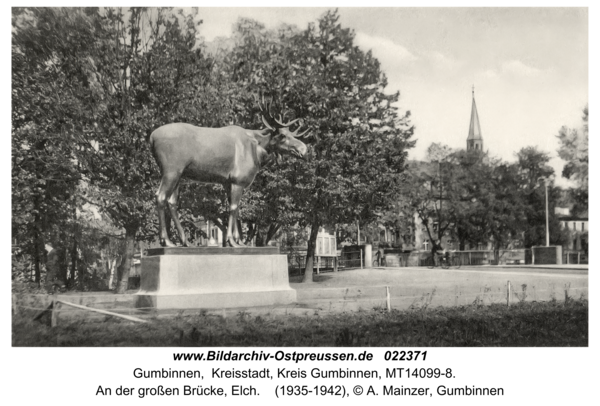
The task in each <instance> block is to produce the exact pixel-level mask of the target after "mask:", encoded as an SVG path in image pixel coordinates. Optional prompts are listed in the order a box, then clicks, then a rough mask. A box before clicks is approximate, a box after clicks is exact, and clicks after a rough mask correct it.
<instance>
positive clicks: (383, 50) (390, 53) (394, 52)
mask: <svg viewBox="0 0 600 406" xmlns="http://www.w3.org/2000/svg"><path fill="white" fill-rule="evenodd" d="M355 42H356V44H357V45H358V46H359V47H360V48H362V49H363V50H365V51H368V50H373V55H374V56H375V57H376V58H377V59H379V60H380V61H382V60H388V61H391V60H393V61H394V62H396V63H406V62H414V61H416V60H417V59H418V58H417V57H416V56H415V55H414V54H413V53H411V52H410V51H409V50H408V49H406V48H405V47H403V46H401V45H398V44H396V43H395V42H393V41H391V40H389V39H387V38H382V37H373V36H371V35H368V34H365V33H362V32H357V33H356V38H355Z"/></svg>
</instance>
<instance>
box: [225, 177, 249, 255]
mask: <svg viewBox="0 0 600 406" xmlns="http://www.w3.org/2000/svg"><path fill="white" fill-rule="evenodd" d="M243 192H244V188H243V187H241V186H238V185H231V186H230V191H229V223H228V224H227V242H228V243H229V245H231V246H232V247H245V245H244V244H240V243H239V242H237V241H236V239H235V238H234V236H237V237H238V240H239V230H238V229H237V216H238V212H239V204H240V200H241V199H242V193H243Z"/></svg>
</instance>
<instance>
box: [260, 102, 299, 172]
mask: <svg viewBox="0 0 600 406" xmlns="http://www.w3.org/2000/svg"><path fill="white" fill-rule="evenodd" d="M264 104H265V100H264V97H263V101H262V104H261V103H260V101H259V102H258V107H259V108H260V111H261V117H262V121H263V124H264V125H265V126H266V127H267V128H268V129H269V130H271V134H272V135H271V139H270V141H269V147H270V148H269V152H272V153H274V154H275V155H276V158H277V163H281V153H290V154H292V155H295V156H297V157H299V158H302V157H304V156H305V155H306V150H307V148H306V145H305V144H304V143H303V142H302V141H300V140H299V139H298V138H300V137H304V136H305V135H306V134H307V133H308V132H309V131H310V130H306V131H304V132H303V133H300V134H298V131H299V130H300V127H301V125H300V126H299V127H298V128H297V129H296V131H293V132H292V131H290V126H291V125H292V124H294V123H295V122H297V121H298V120H299V119H298V118H297V119H295V120H292V121H290V122H289V123H286V124H283V123H282V122H281V120H282V117H281V115H280V116H279V120H277V119H276V118H274V117H273V116H272V115H271V105H270V103H269V104H268V105H267V106H266V107H265V105H264Z"/></svg>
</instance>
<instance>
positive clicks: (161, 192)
mask: <svg viewBox="0 0 600 406" xmlns="http://www.w3.org/2000/svg"><path fill="white" fill-rule="evenodd" d="M258 105H259V108H260V111H261V116H262V121H263V123H264V125H265V126H266V127H267V128H265V129H263V130H246V129H244V128H242V127H238V126H233V125H232V126H228V127H222V128H205V127H196V126H193V125H190V124H183V123H174V124H167V125H164V126H162V127H159V128H158V129H156V130H155V131H154V132H153V133H152V134H151V135H150V139H149V142H150V147H151V149H152V153H153V155H154V157H155V159H156V162H157V163H158V167H159V168H160V172H161V175H162V178H161V181H160V186H159V188H158V191H157V192H156V207H157V210H158V220H159V227H160V237H159V238H160V244H161V245H162V246H163V247H164V246H167V247H174V246H176V245H175V244H174V243H173V242H172V241H171V240H170V239H169V236H168V234H167V224H166V220H165V208H167V207H168V209H169V213H170V215H171V218H172V219H173V222H174V223H175V227H176V228H177V232H178V233H179V237H180V238H181V243H182V245H183V246H184V247H187V246H188V242H187V238H186V236H185V232H184V231H183V227H182V226H181V223H180V221H179V217H178V215H177V202H178V198H179V182H180V180H181V178H187V179H191V180H194V181H197V182H201V183H218V184H219V183H220V184H222V185H223V186H224V187H225V190H226V191H227V193H228V200H229V222H228V227H227V243H228V244H229V245H230V246H232V247H243V246H244V244H243V243H242V242H241V241H240V230H238V221H237V218H238V212H239V207H238V205H239V203H240V199H241V198H242V193H243V192H244V189H246V188H247V187H249V186H250V185H251V184H252V182H253V181H254V178H255V177H256V174H257V173H258V171H259V169H260V167H261V165H263V164H264V163H265V162H266V161H267V159H269V155H272V154H274V155H275V156H276V157H277V160H278V161H279V160H280V159H281V154H282V153H290V154H292V155H295V156H297V157H300V158H302V157H304V156H305V154H306V145H305V144H304V143H303V142H302V141H300V140H298V139H297V138H298V137H302V136H304V135H306V133H307V132H308V130H307V131H305V132H303V133H301V134H298V130H299V129H300V127H298V128H297V129H296V131H294V132H292V131H290V126H291V125H292V124H294V123H295V122H296V121H298V120H299V119H295V120H293V121H291V122H288V123H286V124H283V123H282V122H281V120H282V117H281V116H279V120H277V119H275V118H273V116H272V115H271V112H270V104H269V105H268V106H267V107H266V108H265V106H264V98H263V102H262V104H261V103H260V101H258Z"/></svg>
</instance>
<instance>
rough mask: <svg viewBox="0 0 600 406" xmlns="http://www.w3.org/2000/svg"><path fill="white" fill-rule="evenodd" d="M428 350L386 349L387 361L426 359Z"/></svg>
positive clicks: (385, 357) (385, 356)
mask: <svg viewBox="0 0 600 406" xmlns="http://www.w3.org/2000/svg"><path fill="white" fill-rule="evenodd" d="M426 357H427V351H386V352H385V355H384V359H385V360H386V361H425V358H426Z"/></svg>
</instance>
